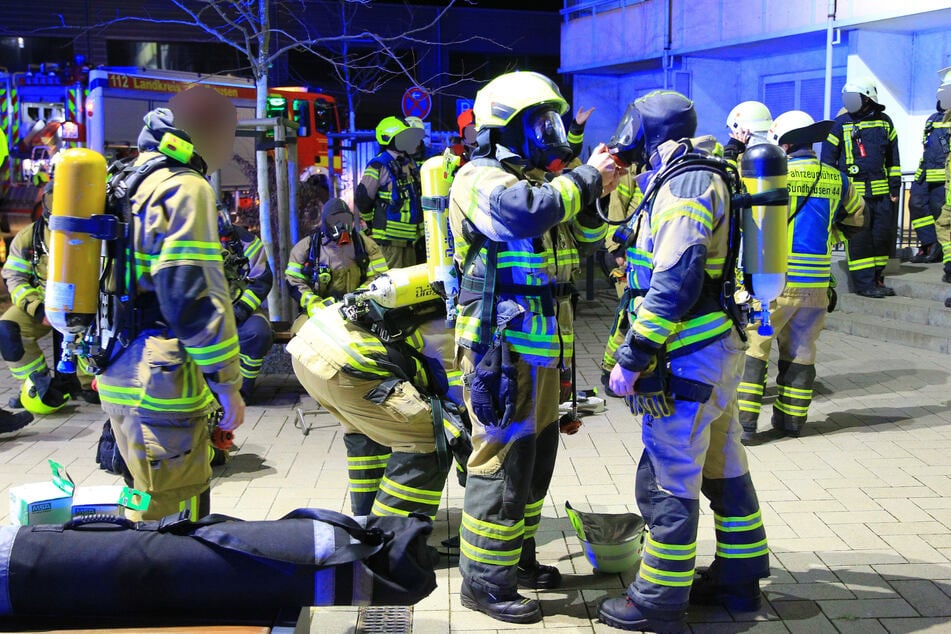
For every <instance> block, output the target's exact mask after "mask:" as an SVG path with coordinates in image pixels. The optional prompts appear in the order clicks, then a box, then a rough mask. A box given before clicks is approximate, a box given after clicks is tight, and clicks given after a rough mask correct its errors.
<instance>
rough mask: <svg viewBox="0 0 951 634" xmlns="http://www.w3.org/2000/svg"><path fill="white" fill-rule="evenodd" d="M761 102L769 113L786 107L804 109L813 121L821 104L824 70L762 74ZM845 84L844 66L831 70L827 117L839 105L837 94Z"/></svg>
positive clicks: (777, 111) (819, 115) (833, 114)
mask: <svg viewBox="0 0 951 634" xmlns="http://www.w3.org/2000/svg"><path fill="white" fill-rule="evenodd" d="M762 82H763V83H762V85H763V91H762V94H763V103H765V104H766V107H767V108H769V111H770V112H771V113H772V115H773V117H774V118H775V117H777V116H779V115H781V114H782V113H784V112H787V111H789V110H802V111H804V112H807V113H808V114H809V115H810V116H812V118H813V119H815V120H816V121H818V120H820V119H822V106H823V100H824V95H825V73H824V71H821V70H818V71H808V72H802V73H790V74H786V75H767V76H765V77H763V80H762ZM844 85H845V69H842V68H838V69H833V70H832V105H831V113H830V115H829V116H830V117H831V118H835V113H836V112H837V111H838V110H839V106H840V105H841V103H840V99H839V95H840V94H841V93H842V86H844Z"/></svg>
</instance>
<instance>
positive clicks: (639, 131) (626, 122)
mask: <svg viewBox="0 0 951 634" xmlns="http://www.w3.org/2000/svg"><path fill="white" fill-rule="evenodd" d="M644 147H645V143H644V120H643V118H642V117H641V113H640V112H639V111H638V109H637V108H636V107H635V106H634V104H633V103H632V104H631V105H629V106H628V107H627V112H625V113H624V116H623V117H622V118H621V122H620V123H618V126H617V130H615V131H614V136H612V137H611V140H610V141H608V150H609V151H610V152H611V154H613V155H615V156H617V157H618V158H619V159H621V160H622V161H623V162H624V163H626V164H628V165H633V164H635V163H638V162H642V157H643V154H644Z"/></svg>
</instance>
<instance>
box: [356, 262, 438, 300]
mask: <svg viewBox="0 0 951 634" xmlns="http://www.w3.org/2000/svg"><path fill="white" fill-rule="evenodd" d="M426 266H427V265H426V264H416V265H415V266H408V267H406V268H402V269H390V270H389V271H387V272H386V273H384V274H383V275H381V276H380V277H378V278H376V279H375V280H373V281H372V282H370V283H369V284H367V289H366V291H365V292H363V293H360V295H361V296H362V297H364V298H366V299H372V300H373V301H375V302H376V303H377V304H379V305H380V306H382V307H384V308H400V307H402V306H412V305H414V304H420V303H422V302H427V301H430V300H433V299H438V298H439V296H438V295H437V294H436V291H434V290H433V287H432V285H431V284H430V283H429V273H428V271H427V270H426Z"/></svg>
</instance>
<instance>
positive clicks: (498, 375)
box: [469, 342, 517, 427]
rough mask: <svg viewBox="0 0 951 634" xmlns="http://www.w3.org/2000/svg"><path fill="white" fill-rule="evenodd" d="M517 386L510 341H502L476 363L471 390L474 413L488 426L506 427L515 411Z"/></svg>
mask: <svg viewBox="0 0 951 634" xmlns="http://www.w3.org/2000/svg"><path fill="white" fill-rule="evenodd" d="M516 389H517V388H516V369H515V366H514V364H512V363H511V360H510V358H509V349H508V345H506V344H505V343H504V342H499V343H497V344H496V345H494V346H492V348H490V349H489V351H488V352H486V353H485V356H483V357H482V360H481V361H479V363H478V365H476V369H475V373H474V375H473V377H472V384H471V386H470V391H469V399H470V402H471V403H472V413H473V414H475V417H476V418H477V419H478V420H479V422H481V423H482V424H483V425H485V426H486V427H506V426H507V425H508V424H509V423H510V422H512V418H513V417H514V415H515V397H516Z"/></svg>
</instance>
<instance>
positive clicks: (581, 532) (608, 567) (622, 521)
mask: <svg viewBox="0 0 951 634" xmlns="http://www.w3.org/2000/svg"><path fill="white" fill-rule="evenodd" d="M565 512H567V513H568V519H569V520H571V525H572V526H574V528H575V532H576V533H578V539H579V540H580V541H581V547H582V548H583V549H584V555H585V557H587V559H588V562H589V563H590V564H591V565H592V566H594V569H595V570H597V571H598V572H607V573H616V572H631V571H633V570H634V569H635V568H636V567H637V564H638V563H639V562H640V560H641V551H642V550H643V548H644V538H645V536H646V535H647V526H646V525H645V524H644V518H642V517H641V516H640V515H637V514H635V513H614V514H611V513H582V512H581V511H576V510H575V509H573V508H572V507H571V504H569V503H568V502H565Z"/></svg>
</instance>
